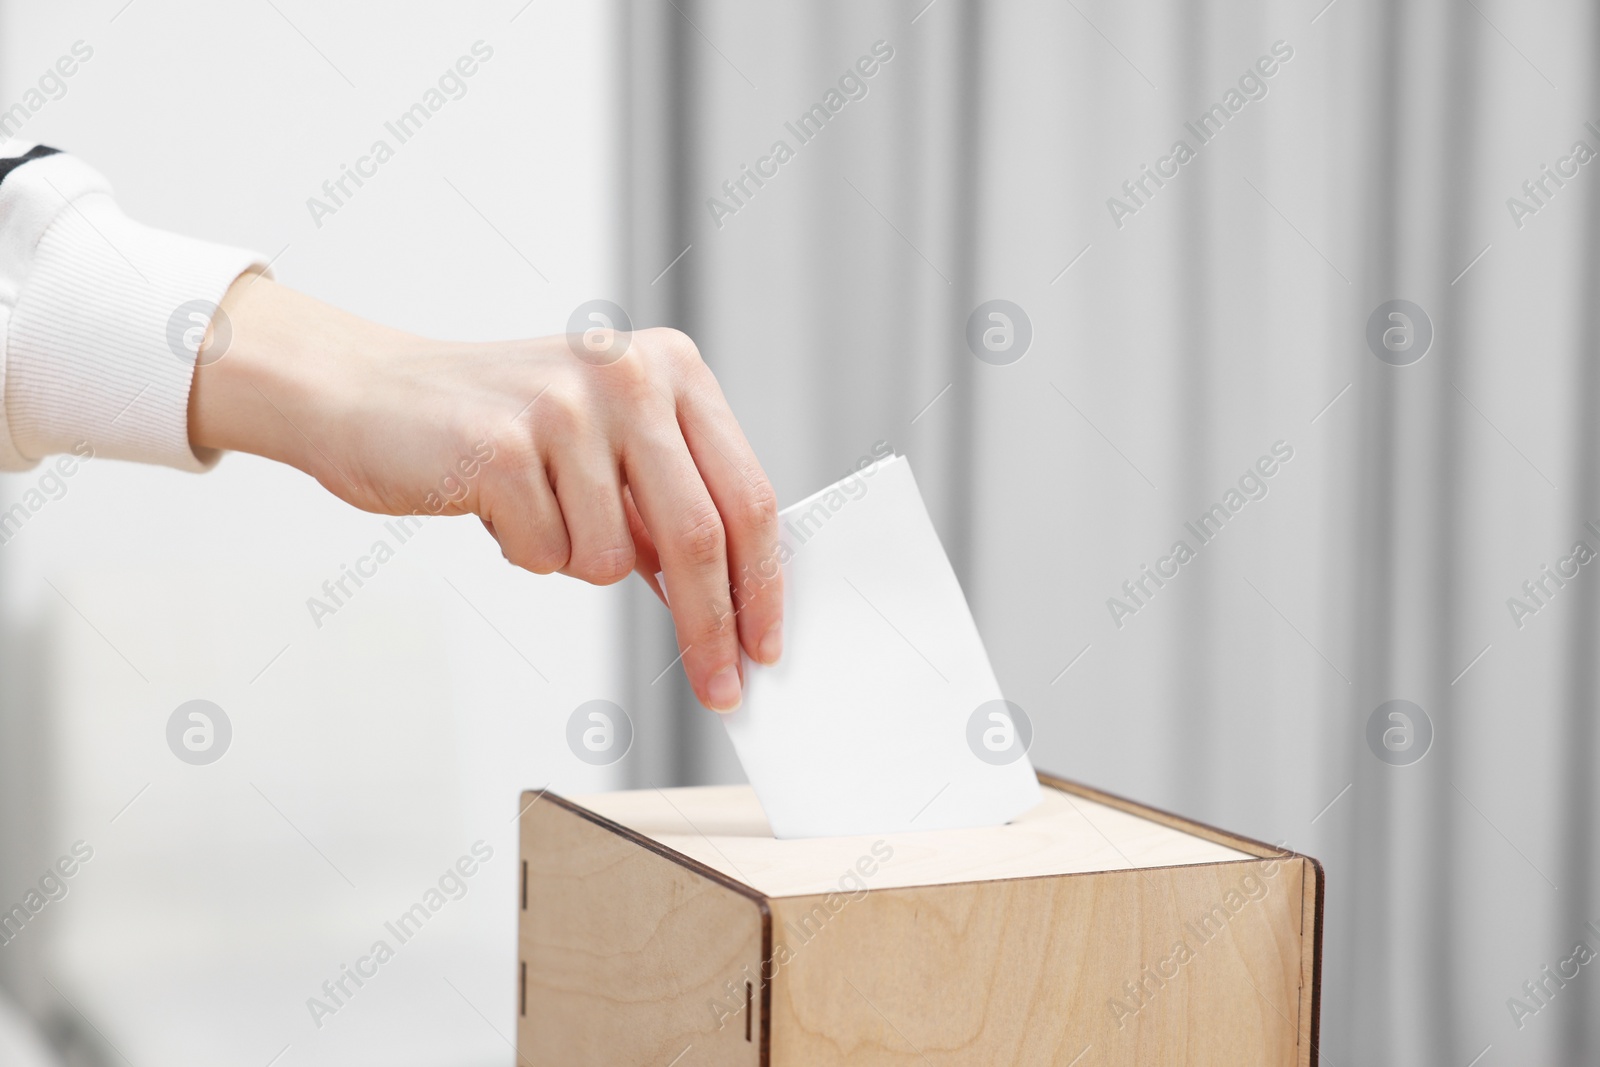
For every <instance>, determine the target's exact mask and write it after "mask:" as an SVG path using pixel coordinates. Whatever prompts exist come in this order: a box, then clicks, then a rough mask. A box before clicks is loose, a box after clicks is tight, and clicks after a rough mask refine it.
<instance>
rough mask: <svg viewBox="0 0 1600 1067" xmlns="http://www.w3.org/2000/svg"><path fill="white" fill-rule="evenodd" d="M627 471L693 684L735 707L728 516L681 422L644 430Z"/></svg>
mask: <svg viewBox="0 0 1600 1067" xmlns="http://www.w3.org/2000/svg"><path fill="white" fill-rule="evenodd" d="M660 421H661V422H662V423H665V421H666V420H664V419H663V420H660ZM623 470H624V473H625V474H626V476H627V479H628V485H629V487H630V488H631V489H632V491H633V500H634V503H635V504H637V505H638V511H639V517H640V518H641V519H642V520H643V523H644V527H645V530H646V532H647V533H648V535H649V537H650V539H651V541H652V542H653V543H654V545H655V548H656V551H657V553H658V555H659V557H660V560H661V565H662V573H663V575H664V577H665V579H666V586H667V588H666V595H667V597H668V599H669V602H670V605H671V608H672V620H673V624H674V626H675V627H676V629H677V635H678V647H679V648H680V649H682V650H683V669H684V673H685V674H686V675H688V678H689V685H690V686H691V687H692V688H693V689H694V693H695V696H696V697H697V698H698V699H699V701H700V703H702V704H704V705H705V706H706V707H708V708H710V709H712V710H713V711H732V710H733V709H735V708H737V707H738V706H739V702H740V701H741V700H742V699H743V685H742V682H741V679H740V669H741V668H740V664H739V643H738V637H737V632H738V631H737V624H736V622H735V621H734V615H733V603H732V597H731V595H730V592H729V587H728V555H727V537H726V534H725V532H724V530H723V525H722V516H721V515H720V514H719V513H718V511H717V506H716V504H715V503H714V502H713V501H712V499H711V494H710V492H708V491H707V489H706V485H705V483H704V481H702V480H701V477H700V472H699V470H698V469H697V468H696V467H695V462H694V457H693V456H691V455H690V454H689V449H688V446H687V445H686V444H685V443H684V440H683V437H682V435H681V433H680V431H679V430H678V427H677V425H676V424H675V423H673V424H670V425H655V426H649V427H645V428H642V429H641V430H640V431H639V432H637V433H636V434H635V435H634V438H633V444H632V447H631V448H630V450H629V451H628V452H627V453H625V454H624V455H623Z"/></svg>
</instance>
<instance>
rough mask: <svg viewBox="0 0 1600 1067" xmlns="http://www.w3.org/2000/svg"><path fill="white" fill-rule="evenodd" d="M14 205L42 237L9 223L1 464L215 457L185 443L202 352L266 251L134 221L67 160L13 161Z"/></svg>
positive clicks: (194, 465) (197, 466)
mask: <svg viewBox="0 0 1600 1067" xmlns="http://www.w3.org/2000/svg"><path fill="white" fill-rule="evenodd" d="M7 201H11V202H12V204H13V205H14V206H16V205H21V217H23V218H25V219H27V220H30V221H29V222H28V223H27V224H25V225H24V226H23V229H24V230H26V229H27V228H28V227H29V226H31V227H32V228H33V229H35V230H38V231H39V232H38V236H37V240H36V243H33V244H31V247H30V246H29V243H28V239H29V238H30V237H31V236H32V235H31V234H27V233H18V232H16V228H14V227H13V226H11V224H10V223H11V221H12V220H6V228H7V229H8V230H12V231H13V232H11V233H8V234H7V235H6V236H7V240H6V241H5V242H4V244H5V245H6V247H5V248H3V249H0V272H4V273H9V274H10V275H11V277H13V278H18V279H20V288H19V289H18V290H17V291H16V292H15V294H14V295H15V304H14V306H13V307H12V309H11V314H10V323H9V328H7V329H5V330H4V334H5V341H6V346H5V372H4V409H5V410H4V415H3V416H0V424H3V425H0V430H5V431H8V433H6V434H0V437H7V436H8V437H9V441H0V466H13V465H17V464H16V462H15V461H16V460H18V459H21V460H22V461H23V463H24V464H28V463H31V462H33V461H35V460H37V459H39V458H41V457H43V456H46V455H49V454H51V453H55V452H65V451H71V450H72V449H74V447H77V446H79V445H80V443H81V442H88V444H89V446H90V447H91V448H93V450H94V455H95V456H97V457H107V458H112V459H128V460H136V461H139V462H144V463H160V464H165V465H167V466H171V467H177V468H180V469H182V470H191V471H198V470H203V469H205V468H206V467H208V466H210V465H211V464H212V463H215V462H216V459H217V454H216V453H215V452H212V451H209V450H202V451H201V452H199V453H197V452H196V451H195V450H194V449H193V448H191V447H190V444H189V389H190V386H191V385H192V384H193V380H194V362H195V351H196V349H197V348H198V345H199V341H200V339H201V338H202V337H203V336H204V333H205V330H206V328H207V326H208V324H210V323H211V321H212V318H213V316H214V315H215V313H216V309H217V305H218V304H219V303H220V302H221V300H222V297H223V295H224V294H225V293H226V292H227V290H228V287H229V286H230V285H232V284H233V282H234V280H235V279H237V278H238V277H239V275H240V274H242V273H244V272H245V271H246V270H248V269H250V268H251V267H252V266H263V265H264V264H263V261H262V258H261V257H260V256H258V255H256V254H255V253H253V252H248V251H245V250H243V249H235V248H227V247H224V246H221V245H214V244H211V243H209V242H205V241H197V240H194V239H192V238H188V237H180V236H178V235H176V234H170V233H164V232H162V231H160V230H155V229H151V228H150V227H148V226H144V225H141V224H140V223H137V222H134V221H133V220H131V219H129V218H128V217H127V216H125V215H123V214H122V211H121V210H120V209H119V208H118V207H117V205H116V202H115V201H114V200H113V199H112V198H111V194H110V191H109V189H107V187H106V185H105V182H104V179H102V178H101V177H100V176H99V174H97V173H96V172H95V171H93V170H91V169H90V168H89V167H87V166H85V165H84V164H82V163H81V162H79V161H77V160H75V159H72V158H71V157H69V156H51V157H49V158H46V159H39V160H35V161H32V162H30V163H28V164H26V165H25V166H22V167H19V168H17V170H15V171H14V172H12V173H11V174H10V175H9V177H8V178H7V179H6V181H5V184H4V187H3V189H0V212H4V211H5V210H6V202H7ZM41 227H42V228H41ZM19 259H26V260H28V262H18V260H19ZM7 260H9V261H10V262H9V263H7V262H6V261H7ZM6 268H9V270H7V269H6ZM0 325H3V324H0ZM217 328H218V330H219V331H220V330H222V329H225V324H224V323H218V324H217ZM213 350H216V346H215V343H214V346H213ZM208 355H209V352H208ZM8 445H9V447H7V446H8ZM7 452H9V453H12V454H11V455H9V456H8V455H5V454H4V453H7ZM8 459H9V460H11V461H12V462H11V463H7V462H6V461H7V460H8Z"/></svg>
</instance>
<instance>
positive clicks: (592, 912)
mask: <svg viewBox="0 0 1600 1067" xmlns="http://www.w3.org/2000/svg"><path fill="white" fill-rule="evenodd" d="M523 804H524V806H525V807H526V811H525V812H524V814H523V817H522V855H523V860H524V862H525V863H526V864H527V868H526V875H525V877H526V888H525V891H524V896H523V900H524V901H525V905H526V909H525V910H524V911H522V912H521V914H520V917H521V922H520V923H519V928H520V938H519V974H518V981H519V985H520V987H521V988H520V989H519V1012H520V1013H521V1014H520V1016H519V1019H518V1026H517V1048H518V1052H519V1055H520V1057H521V1062H523V1063H526V1064H533V1065H539V1067H543V1065H545V1064H560V1065H561V1067H591V1065H592V1067H616V1065H618V1064H661V1065H665V1064H668V1063H671V1062H673V1061H674V1060H675V1059H677V1058H678V1057H680V1056H682V1060H681V1062H682V1063H694V1064H710V1065H716V1067H757V1065H758V1064H760V1062H761V1060H760V1050H761V1039H762V1034H761V1030H760V1010H759V1009H760V992H761V990H760V988H759V974H760V965H761V961H762V959H763V951H762V950H763V944H764V937H765V936H766V935H765V930H766V925H765V920H766V909H765V906H764V904H763V903H762V902H761V901H760V900H759V899H758V898H755V897H753V896H751V895H750V894H748V893H746V892H740V891H739V889H738V888H737V887H734V886H731V885H729V884H728V883H727V881H726V880H723V879H719V878H718V877H717V876H716V875H715V873H714V872H706V871H699V870H696V869H694V868H692V867H690V866H687V865H685V864H683V863H680V862H676V861H674V860H673V859H670V858H668V857H667V856H664V855H662V854H661V853H660V852H659V851H655V850H652V849H651V848H649V847H646V845H647V843H646V842H643V841H642V840H641V839H638V838H636V837H632V836H630V835H628V834H626V832H622V831H621V828H620V827H617V828H607V827H605V826H603V825H602V824H600V823H599V822H596V821H594V820H592V819H590V818H587V817H585V816H584V815H583V814H582V813H580V812H578V811H576V810H574V809H573V808H571V807H570V806H569V805H567V804H566V803H565V802H564V801H560V800H558V799H557V798H555V797H550V796H546V797H542V798H536V797H535V796H534V795H533V794H524V799H523ZM529 805H531V806H529ZM747 974H748V975H753V976H756V983H754V988H753V989H752V990H751V993H752V997H751V1000H752V1009H753V1010H752V1011H751V1012H746V1011H744V1010H743V1009H744V1006H745V1005H744V1003H743V1000H744V997H743V991H744V986H745V981H746V979H745V975H747ZM719 1004H720V1005H722V1006H723V1010H721V1011H720V1012H719V1011H718V1010H716V1009H715V1007H714V1006H715V1005H719ZM735 1009H736V1010H735ZM747 1019H748V1020H750V1025H748V1026H747V1024H746V1020H747ZM686 1050H687V1051H688V1054H687V1055H685V1051H686Z"/></svg>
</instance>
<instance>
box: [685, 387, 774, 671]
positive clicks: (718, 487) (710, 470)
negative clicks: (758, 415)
mask: <svg viewBox="0 0 1600 1067" xmlns="http://www.w3.org/2000/svg"><path fill="white" fill-rule="evenodd" d="M696 363H698V359H697V360H696ZM699 368H700V369H699V371H697V372H691V374H690V378H691V380H690V381H687V382H685V383H684V388H683V390H682V394H681V397H680V401H679V403H680V404H681V405H682V407H681V409H680V419H679V421H680V423H681V425H682V427H683V435H684V440H685V441H686V442H687V443H688V445H689V453H690V455H692V456H693V457H694V461H695V466H696V467H698V468H699V471H700V475H701V477H702V478H703V479H704V480H705V484H706V488H707V489H708V490H709V491H710V493H711V499H712V501H713V502H714V503H715V504H716V506H717V512H718V514H720V515H721V516H722V523H723V528H724V529H725V530H726V531H727V539H728V564H729V572H728V573H729V575H730V577H731V581H732V585H733V603H734V609H735V613H736V616H737V618H738V627H739V641H740V643H741V644H742V645H743V646H744V649H745V651H746V652H748V653H749V654H750V658H751V659H753V660H755V661H756V662H757V663H766V664H773V663H776V662H778V658H779V657H780V656H781V655H782V654H783V572H782V570H781V569H780V568H779V565H778V562H779V561H778V505H777V499H776V497H775V496H774V495H773V492H772V485H771V483H769V482H768V481H767V476H766V473H765V472H764V471H762V469H761V464H760V463H759V462H757V461H756V457H755V453H754V452H752V451H751V449H750V443H749V442H748V441H746V440H745V436H744V431H742V430H741V429H740V428H739V423H738V421H737V420H736V419H734V417H733V412H732V411H731V410H729V408H728V402H727V401H726V400H725V399H724V398H723V396H722V390H721V389H720V388H719V387H718V386H717V383H716V380H715V379H714V378H712V376H711V373H710V371H709V370H706V369H705V365H704V364H699Z"/></svg>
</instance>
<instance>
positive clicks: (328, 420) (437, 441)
mask: <svg viewBox="0 0 1600 1067" xmlns="http://www.w3.org/2000/svg"><path fill="white" fill-rule="evenodd" d="M586 338H587V339H589V340H590V341H591V346H590V347H585V346H584V345H582V344H581V343H577V342H576V339H574V342H570V343H569V339H568V337H567V336H565V335H560V336H555V337H542V338H537V339H534V340H530V341H504V342H493V343H488V344H456V343H449V342H440V341H429V340H425V339H422V338H418V337H413V336H411V335H409V334H405V333H401V332H399V331H397V330H391V329H388V328H386V327H382V326H377V325H375V324H372V323H369V322H366V321H364V320H362V319H359V318H357V317H355V316H353V315H349V314H346V313H344V312H342V311H339V310H337V309H335V308H332V307H329V306H327V305H325V304H322V303H319V302H318V301H315V300H312V299H311V298H309V297H306V296H303V295H301V294H299V293H296V292H294V291H292V290H289V289H285V288H283V287H282V286H279V285H276V284H275V283H273V282H272V281H270V280H268V279H266V278H263V277H259V276H255V275H246V276H245V277H243V278H241V279H239V280H238V281H237V282H235V283H234V285H233V287H232V288H231V289H230V290H229V291H228V295H227V296H226V297H225V298H224V300H223V303H222V307H221V311H220V312H219V313H218V315H217V317H216V319H215V320H214V321H213V323H212V328H211V331H210V332H209V333H208V334H207V338H206V342H205V344H204V345H203V346H202V347H201V350H200V356H199V360H198V366H197V367H196V369H195V378H194V387H193V392H192V393H191V396H190V402H189V437H190V441H191V442H192V444H193V445H194V446H195V447H196V448H197V449H208V448H220V449H231V450H234V451H240V452H253V453H255V454H257V455H261V456H266V457H268V458H270V459H275V460H280V461H282V462H285V463H289V464H292V465H293V466H295V467H298V468H300V469H301V470H303V471H305V472H306V473H308V474H310V475H312V476H313V477H314V478H316V479H317V480H318V481H319V482H321V483H322V484H323V486H325V487H326V488H327V489H328V490H329V491H330V492H332V493H334V494H335V495H336V496H338V497H340V498H341V499H343V500H345V501H348V502H349V503H351V504H354V505H355V506H356V507H358V508H362V509H363V510H366V511H373V512H378V513H380V514H389V515H405V514H475V515H477V516H478V517H479V518H481V519H482V520H483V524H484V525H485V526H486V527H488V529H489V532H490V533H491V534H493V535H494V537H495V539H496V540H497V541H499V542H500V549H501V552H502V553H503V554H504V555H505V557H506V558H507V559H508V560H510V561H511V562H512V563H515V564H517V565H518V566H521V567H525V568H527V569H528V570H531V571H534V572H536V573H539V574H548V573H550V572H552V571H560V572H561V573H563V574H569V575H571V576H573V577H575V578H581V579H583V580H584V581H587V582H593V583H595V584H597V585H609V584H611V583H613V582H617V581H620V580H622V579H623V578H624V577H626V576H627V574H628V573H629V571H632V570H637V571H639V573H640V574H641V575H643V576H644V579H645V581H647V582H649V583H650V586H651V588H652V589H654V590H655V591H656V593H657V595H659V596H662V598H663V599H664V600H667V601H668V602H669V603H670V605H671V608H672V615H673V622H674V624H675V625H676V628H677V636H678V647H679V648H680V649H682V650H683V665H684V670H685V672H686V673H687V674H688V677H689V682H690V684H691V685H692V686H693V687H694V692H695V695H696V696H697V697H699V699H700V702H701V703H703V704H705V705H706V706H707V707H709V708H713V709H716V710H718V711H730V710H732V709H733V708H735V707H737V706H738V704H739V701H740V699H741V694H742V689H743V684H742V680H743V671H742V668H741V666H740V661H739V647H740V645H743V647H744V649H745V651H746V652H748V653H749V654H750V656H751V658H752V659H754V660H756V661H757V662H760V663H773V662H776V661H777V659H778V656H779V654H780V653H781V651H782V648H783V638H782V632H781V623H782V611H783V595H782V584H781V583H782V578H781V575H779V574H778V573H777V571H778V567H777V531H778V524H777V507H776V505H775V503H774V498H773V494H772V488H771V486H770V485H769V484H768V482H767V478H766V475H765V474H764V473H763V472H762V470H761V465H760V464H759V463H757V462H756V458H755V455H754V454H753V453H752V452H751V451H750V445H749V443H748V442H747V441H746V440H745V437H744V434H743V432H742V431H741V430H740V429H739V424H738V423H737V422H736V421H735V419H734V417H733V413H732V412H731V411H730V410H729V409H728V404H727V401H726V400H724V399H723V396H722V391H721V390H720V389H719V388H718V386H717V382H716V379H715V378H714V377H713V376H712V374H711V371H710V370H709V369H707V367H706V365H705V364H704V363H703V362H702V361H701V359H700V354H699V352H698V351H697V350H696V349H695V346H694V343H693V342H692V341H690V340H689V338H688V337H686V336H684V335H683V334H682V333H679V332H677V331H676V330H665V329H654V330H641V331H637V332H635V333H633V334H632V335H631V337H630V336H628V335H617V337H616V338H615V341H616V343H615V344H614V345H611V346H610V347H609V349H607V344H606V342H608V341H612V340H613V338H611V337H607V336H604V335H601V336H599V337H598V339H597V338H596V337H594V336H590V335H586ZM596 340H598V342H599V343H593V342H595V341H596ZM624 345H625V346H626V347H625V349H624ZM594 349H601V350H605V351H602V352H600V353H599V354H596V353H595V351H594ZM579 352H582V353H583V354H584V357H583V358H580V356H579V354H578V353H579ZM619 352H620V355H614V354H615V353H619ZM657 574H662V575H663V576H664V581H665V583H666V589H665V590H663V589H661V587H660V586H659V585H658V584H657V578H656V575H657Z"/></svg>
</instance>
